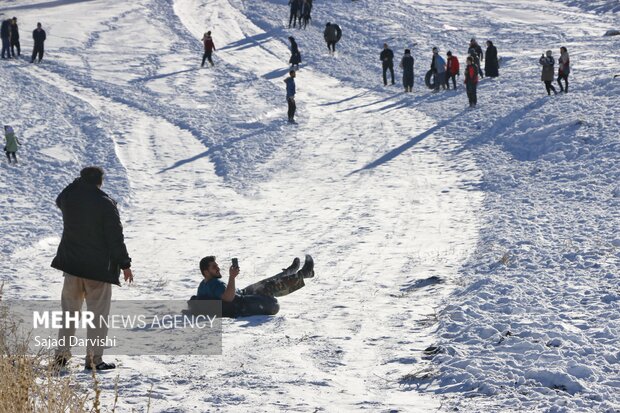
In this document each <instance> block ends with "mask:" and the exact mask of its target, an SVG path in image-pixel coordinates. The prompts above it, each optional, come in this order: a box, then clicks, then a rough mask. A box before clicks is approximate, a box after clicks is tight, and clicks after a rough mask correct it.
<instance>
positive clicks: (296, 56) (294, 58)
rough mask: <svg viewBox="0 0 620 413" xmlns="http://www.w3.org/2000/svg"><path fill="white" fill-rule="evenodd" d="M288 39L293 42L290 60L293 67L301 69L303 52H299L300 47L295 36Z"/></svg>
mask: <svg viewBox="0 0 620 413" xmlns="http://www.w3.org/2000/svg"><path fill="white" fill-rule="evenodd" d="M288 40H289V41H290V42H291V58H290V59H289V61H288V62H289V63H290V64H291V69H293V70H299V64H300V63H301V53H300V52H299V47H298V46H297V42H296V41H295V38H294V37H293V36H290V37H289V38H288Z"/></svg>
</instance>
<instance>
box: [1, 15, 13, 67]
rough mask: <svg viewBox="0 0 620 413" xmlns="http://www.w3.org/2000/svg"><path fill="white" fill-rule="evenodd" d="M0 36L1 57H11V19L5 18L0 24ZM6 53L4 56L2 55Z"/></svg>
mask: <svg viewBox="0 0 620 413" xmlns="http://www.w3.org/2000/svg"><path fill="white" fill-rule="evenodd" d="M0 37H2V58H3V59H8V58H10V57H11V49H10V48H11V20H9V19H6V20H3V21H2V25H0ZM5 53H6V57H5V56H4V55H5Z"/></svg>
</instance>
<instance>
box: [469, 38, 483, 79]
mask: <svg viewBox="0 0 620 413" xmlns="http://www.w3.org/2000/svg"><path fill="white" fill-rule="evenodd" d="M467 54H468V55H470V56H473V57H474V64H475V65H476V66H477V67H478V74H479V75H480V77H481V78H483V77H484V74H483V73H482V65H481V62H482V61H483V60H484V53H482V47H480V45H479V44H478V42H477V41H476V39H471V41H470V42H469V50H468V51H467Z"/></svg>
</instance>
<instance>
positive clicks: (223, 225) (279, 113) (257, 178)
mask: <svg viewBox="0 0 620 413" xmlns="http://www.w3.org/2000/svg"><path fill="white" fill-rule="evenodd" d="M117 7H118V9H110V10H107V8H106V5H105V2H97V8H96V9H90V10H89V12H90V15H91V16H94V17H91V18H92V22H91V23H93V24H92V27H93V29H90V30H94V31H92V32H88V33H86V35H84V36H83V38H79V39H74V40H73V41H70V42H67V44H65V45H64V46H63V48H59V49H53V48H52V49H51V52H52V53H57V54H58V55H57V56H59V61H58V62H53V63H50V65H49V66H45V65H44V66H42V67H25V68H24V69H23V70H24V73H25V75H24V76H27V77H28V78H29V79H30V80H31V81H32V82H33V85H34V84H41V85H43V87H42V88H41V90H42V91H43V92H44V93H46V96H45V98H46V99H47V98H48V97H50V96H57V97H58V98H57V99H56V102H57V105H56V106H57V110H59V111H60V112H61V113H63V114H64V115H65V116H66V118H67V119H70V120H71V119H74V118H77V116H73V117H71V116H69V115H70V114H72V113H73V112H74V111H77V109H79V111H80V112H79V113H80V114H82V115H81V117H80V118H78V119H93V123H94V124H96V125H97V127H98V128H101V129H102V130H103V131H102V132H101V133H98V134H96V135H93V136H91V135H88V133H86V135H87V136H86V137H85V140H86V139H89V140H90V141H93V140H95V139H96V141H95V142H97V143H98V146H101V147H104V148H106V149H107V150H108V152H111V153H115V154H116V156H117V157H118V159H114V160H111V161H109V162H106V164H105V165H104V166H105V167H107V168H114V172H113V174H119V173H121V172H120V171H122V174H123V175H122V176H123V179H124V181H122V180H121V179H120V178H118V179H116V180H111V181H107V182H106V184H105V186H104V189H106V190H109V191H110V192H111V193H112V195H114V196H117V197H119V198H120V200H121V201H122V205H123V209H122V215H123V220H124V222H125V227H126V235H127V242H128V247H129V249H130V251H131V255H132V257H133V259H134V268H135V275H136V284H135V286H133V287H131V288H130V289H126V288H122V289H115V292H114V297H115V298H117V299H130V298H139V299H186V298H188V297H189V296H190V295H191V294H193V293H194V291H195V288H196V286H197V284H198V282H199V275H198V274H197V270H196V265H197V264H196V263H197V261H198V259H199V258H200V257H201V256H203V255H206V254H215V255H217V256H218V257H219V261H220V263H221V264H223V265H222V266H224V265H225V263H226V262H228V260H229V258H230V257H231V256H237V257H239V260H240V262H241V266H242V269H243V274H242V276H240V278H239V284H240V285H244V284H246V283H250V282H253V281H255V280H257V279H259V278H260V277H262V276H264V275H266V274H267V275H270V274H272V273H274V272H275V271H277V269H278V268H279V267H281V266H282V265H285V264H288V261H289V260H290V258H292V256H293V255H297V256H301V254H303V253H304V252H310V253H312V254H313V256H314V257H315V260H316V262H317V268H316V273H317V278H316V279H315V280H309V281H308V282H307V287H306V288H304V289H303V290H302V291H299V292H297V293H295V294H294V295H292V296H290V297H285V298H283V299H282V300H281V304H282V310H281V313H280V314H278V315H277V316H276V317H273V318H260V317H258V318H252V319H248V320H237V321H227V322H226V323H225V328H224V350H223V356H221V357H209V358H205V357H119V358H118V359H119V361H120V362H121V364H122V367H123V368H122V369H120V370H118V371H119V374H120V380H119V382H120V383H122V385H121V387H120V388H119V408H122V409H128V408H131V407H135V408H144V406H146V404H147V400H148V399H149V397H150V398H151V402H150V405H151V408H152V409H153V410H155V411H166V412H168V411H205V410H224V411H274V410H277V409H280V410H287V411H315V410H319V411H320V410H325V411H355V410H359V409H369V410H372V411H377V410H379V411H381V410H403V411H429V410H432V409H434V408H436V407H437V406H438V401H437V400H436V399H434V398H431V396H429V395H420V394H418V393H417V392H416V391H415V390H412V389H410V388H407V387H402V386H401V384H400V380H401V379H402V378H403V377H405V376H406V375H407V374H408V373H411V372H412V371H415V370H418V369H419V368H421V366H423V365H424V361H423V360H422V359H421V358H422V351H421V350H422V349H424V348H425V347H426V346H428V345H429V344H432V343H433V342H434V338H433V335H432V334H433V330H432V325H433V323H434V310H435V309H436V307H437V306H438V305H439V303H440V302H441V301H440V300H441V298H442V297H443V296H444V295H445V294H446V293H447V292H448V291H449V290H450V288H449V284H450V282H451V279H452V278H453V277H454V275H455V274H456V271H457V270H458V268H459V266H460V264H461V263H462V261H463V260H464V259H465V257H466V256H467V253H468V252H469V251H470V250H471V249H472V248H473V246H474V245H475V242H476V231H477V221H476V219H477V215H476V211H477V210H478V208H479V205H480V194H479V192H477V191H476V190H475V188H476V187H475V184H476V182H477V180H478V178H479V174H478V172H477V170H476V168H475V166H474V165H473V164H472V163H471V161H470V160H469V159H468V155H467V154H464V155H463V156H462V157H460V158H453V159H451V160H446V159H444V158H443V157H442V153H443V152H445V151H450V150H452V149H456V147H455V146H454V142H452V141H450V140H445V139H438V138H437V137H436V136H435V135H434V131H436V130H437V129H436V127H435V124H434V122H433V121H432V120H431V119H429V118H428V117H426V116H424V115H422V114H420V113H418V112H416V111H414V110H411V109H410V108H408V107H407V106H408V105H409V104H410V103H411V101H410V97H407V96H398V102H399V104H396V105H394V104H393V102H391V101H390V99H392V97H393V96H392V95H391V94H390V95H388V94H385V93H383V92H378V91H374V90H368V89H365V88H358V87H356V85H355V84H344V83H341V82H340V81H339V80H337V79H335V78H331V77H328V76H325V75H320V74H318V73H316V72H315V71H313V70H312V68H311V67H310V68H309V69H303V70H302V71H300V74H299V78H298V88H299V94H298V101H299V119H300V125H298V126H293V127H291V126H289V125H286V124H284V123H283V122H282V120H281V118H282V117H283V113H284V108H283V106H284V105H283V104H284V99H283V98H282V94H283V84H282V81H281V80H282V77H283V74H284V73H285V72H286V63H285V62H286V61H287V60H288V52H287V49H286V47H285V45H284V43H282V39H283V38H285V36H281V35H280V34H277V35H276V36H275V37H273V38H272V37H270V36H274V34H273V33H271V34H266V33H265V32H264V31H262V30H261V29H260V28H258V27H256V26H255V25H254V24H252V23H251V22H250V21H249V20H248V19H246V18H245V16H244V15H243V14H242V13H241V12H240V9H239V8H238V7H239V4H237V3H233V4H231V3H229V2H227V1H223V0H218V1H200V2H198V1H190V0H183V1H178V2H175V3H174V8H173V7H172V3H168V2H159V1H153V2H151V1H146V0H145V1H141V2H136V3H133V2H132V3H131V4H129V5H117ZM175 12H176V15H175ZM55 13H58V15H62V13H60V11H55ZM82 14H84V12H82ZM55 16H56V14H51V15H50V16H48V20H47V21H50V22H51V23H50V24H53V23H54V19H55V18H56V19H59V18H58V17H55ZM179 18H180V20H179ZM205 20H207V21H209V22H210V27H214V32H215V33H218V34H217V35H216V36H215V40H216V45H217V46H219V48H220V49H222V50H221V51H220V52H218V53H217V54H216V63H217V64H218V67H217V68H216V69H213V70H210V69H204V70H196V68H195V66H196V65H197V61H198V59H199V55H198V53H199V52H200V49H199V47H198V46H197V45H196V43H197V40H196V38H198V39H199V38H200V36H201V34H202V32H203V31H204V28H203V25H204V21H205ZM59 21H62V20H59ZM181 22H182V23H183V24H185V26H186V27H187V30H186V29H185V28H184V27H183V26H181V25H179V23H181ZM56 27H57V30H58V31H57V32H56V33H58V32H59V31H60V28H59V26H56ZM130 28H131V29H132V30H133V31H136V32H139V33H142V34H143V35H144V38H142V37H139V36H138V37H135V36H131V35H127V33H133V31H130V30H129V29H130ZM62 34H66V35H70V34H71V32H70V31H68V32H67V33H62ZM224 36H228V37H224ZM147 38H148V41H147V40H146V39H147ZM248 38H250V39H261V40H260V41H259V42H258V44H255V43H253V42H250V43H244V42H247V40H246V39H248ZM119 39H120V40H122V41H118V40H119ZM193 42H196V43H193ZM111 45H114V46H115V47H118V48H120V49H115V50H113V51H112V50H111V49H110V48H111ZM136 50H138V51H139V53H140V55H139V56H133V55H132V53H133V51H136ZM75 55H77V56H79V57H80V59H74V56H75ZM120 56H125V57H126V58H125V57H123V58H121V57H120ZM125 60H126V61H125ZM254 62H260V65H257V64H254ZM257 66H258V67H257ZM33 87H34V86H33ZM37 90H38V89H37ZM47 94H49V96H48V95H47ZM33 95H34V94H33ZM31 99H32V100H33V101H35V96H33V97H32V98H31ZM50 99H51V98H50ZM385 110H390V111H391V112H390V113H391V114H393V116H391V118H390V119H389V120H386V119H385V117H384V115H383V111H385ZM47 114H51V112H47ZM53 121H54V120H51V122H53ZM76 121H77V120H76ZM54 127H55V126H54ZM87 161H88V162H89V163H90V162H96V161H97V159H96V157H91V158H88V159H87ZM119 161H120V164H122V168H121V167H119V165H118V162H119ZM84 162H85V161H83V160H82V159H80V160H79V162H76V161H72V162H64V163H62V164H61V165H62V166H64V168H65V169H66V170H67V171H68V172H65V175H66V177H65V178H64V179H67V178H68V177H71V176H72V175H73V174H75V173H77V170H78V169H79V167H80V166H82V164H83V163H84ZM457 163H458V165H457ZM112 176H114V175H112ZM125 181H126V182H127V184H126V185H122V183H123V182H125ZM63 184H64V182H58V183H54V185H56V186H60V187H61V186H62V185H63ZM53 193H54V191H52V190H50V194H49V195H47V197H49V198H52V196H53V195H52V194H53ZM52 201H53V199H50V200H49V201H48V202H49V203H48V205H49V206H51V202H52ZM41 208H42V209H43V207H41ZM44 216H45V217H48V216H49V213H47V212H46V213H45V214H44ZM54 219H55V220H57V219H58V217H57V216H55V217H54ZM48 225H49V224H48ZM55 229H56V230H57V229H58V226H57V225H56V228H55ZM50 235H52V236H51V237H50ZM57 235H58V233H57V232H56V233H52V234H50V233H49V232H47V233H46V231H42V234H41V238H42V241H43V242H39V243H37V241H38V240H39V239H38V238H37V239H33V240H31V244H30V245H26V246H24V248H23V249H21V250H20V251H18V252H17V253H16V254H14V255H13V256H12V257H11V259H12V260H13V261H12V262H13V263H15V265H13V267H15V268H18V267H19V268H20V269H21V270H22V271H23V272H24V273H28V274H41V276H40V277H39V276H36V277H19V274H16V276H14V277H11V279H10V287H11V288H10V289H9V293H11V292H13V293H14V294H17V293H15V292H16V291H26V292H23V293H21V295H20V297H23V296H24V294H26V295H28V294H31V295H32V294H33V293H32V291H35V292H36V294H38V295H39V296H46V295H47V297H51V298H55V297H59V295H60V281H61V279H60V276H59V274H58V273H57V272H55V271H53V270H50V269H48V268H47V266H48V263H49V260H50V259H51V256H52V255H53V252H54V249H55V245H56V242H57V240H58V238H57ZM26 257H28V258H29V259H28V260H27V261H26V260H25V258H26ZM17 263H19V266H18V265H17ZM432 276H436V277H437V278H433V279H431V281H432V280H442V281H443V282H444V284H439V285H432V283H431V285H426V284H425V283H424V282H420V283H418V282H417V281H424V280H426V279H428V278H429V277H432ZM42 279H43V280H45V283H46V285H47V288H46V290H45V291H40V289H38V288H37V286H38V285H39V284H40V283H41V280H42ZM425 285H426V286H425ZM13 287H15V289H13ZM31 295H30V297H31ZM197 345H200V343H197ZM78 374H79V375H82V373H78ZM86 377H87V376H86V375H83V377H82V378H84V379H86ZM207 384H208V385H207ZM101 386H102V388H103V389H106V390H110V392H106V393H104V395H103V397H104V401H105V400H110V399H111V393H112V392H111V390H112V389H113V387H114V378H113V377H111V376H110V377H109V378H108V377H107V376H106V377H104V378H103V379H102V383H101ZM151 386H152V390H151Z"/></svg>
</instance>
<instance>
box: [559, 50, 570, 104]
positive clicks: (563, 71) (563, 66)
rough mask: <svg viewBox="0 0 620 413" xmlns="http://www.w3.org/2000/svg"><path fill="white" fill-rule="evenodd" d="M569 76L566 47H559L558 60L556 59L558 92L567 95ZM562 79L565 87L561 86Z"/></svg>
mask: <svg viewBox="0 0 620 413" xmlns="http://www.w3.org/2000/svg"><path fill="white" fill-rule="evenodd" d="M569 74H570V58H569V56H568V50H567V49H566V47H564V46H562V47H560V58H559V59H558V85H560V92H563V93H568V75H569ZM562 79H564V83H565V84H566V86H562Z"/></svg>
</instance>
